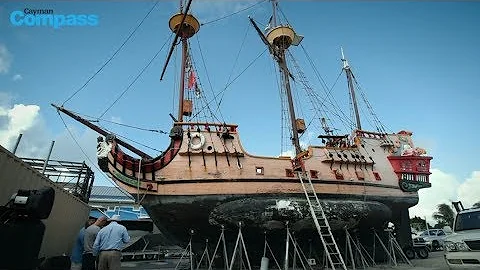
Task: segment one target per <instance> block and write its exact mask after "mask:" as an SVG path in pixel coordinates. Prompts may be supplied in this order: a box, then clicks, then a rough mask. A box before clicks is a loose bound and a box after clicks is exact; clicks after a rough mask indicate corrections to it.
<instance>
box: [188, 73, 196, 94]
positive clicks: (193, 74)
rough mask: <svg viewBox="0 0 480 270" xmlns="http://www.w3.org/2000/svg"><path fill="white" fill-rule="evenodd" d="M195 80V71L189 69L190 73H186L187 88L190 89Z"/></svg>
mask: <svg viewBox="0 0 480 270" xmlns="http://www.w3.org/2000/svg"><path fill="white" fill-rule="evenodd" d="M196 82H197V79H196V78H195V71H193V70H191V71H190V74H189V75H188V89H192V88H193V87H194V86H195V84H196Z"/></svg>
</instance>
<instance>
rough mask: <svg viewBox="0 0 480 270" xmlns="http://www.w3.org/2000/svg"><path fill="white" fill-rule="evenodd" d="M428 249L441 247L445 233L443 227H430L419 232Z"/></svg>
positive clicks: (433, 249)
mask: <svg viewBox="0 0 480 270" xmlns="http://www.w3.org/2000/svg"><path fill="white" fill-rule="evenodd" d="M420 237H421V238H423V239H424V240H425V243H426V244H427V246H428V247H429V248H430V250H432V251H435V250H438V249H440V248H442V247H443V243H444V241H445V238H446V237H447V234H446V233H445V231H444V230H443V229H430V230H426V231H424V232H423V233H421V234H420Z"/></svg>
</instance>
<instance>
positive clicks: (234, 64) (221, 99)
mask: <svg viewBox="0 0 480 270" xmlns="http://www.w3.org/2000/svg"><path fill="white" fill-rule="evenodd" d="M249 30H250V26H249V25H247V30H246V31H245V35H243V40H242V44H241V45H240V49H239V50H238V53H237V56H236V57H235V62H234V63H233V66H232V69H231V70H230V74H229V75H228V79H227V83H226V85H227V84H228V82H229V81H230V79H231V78H232V75H233V71H234V69H235V67H236V66H237V63H238V59H239V58H240V53H241V52H242V49H243V46H244V45H245V40H247V35H248V32H249ZM224 96H225V92H223V94H222V96H221V97H220V101H219V102H218V103H217V110H220V104H221V103H222V101H223V97H224Z"/></svg>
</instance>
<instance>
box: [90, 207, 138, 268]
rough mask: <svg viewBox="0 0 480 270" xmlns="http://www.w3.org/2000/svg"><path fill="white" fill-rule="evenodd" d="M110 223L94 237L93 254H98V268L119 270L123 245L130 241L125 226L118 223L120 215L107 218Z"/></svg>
mask: <svg viewBox="0 0 480 270" xmlns="http://www.w3.org/2000/svg"><path fill="white" fill-rule="evenodd" d="M108 221H110V224H108V225H107V226H105V227H103V228H102V229H101V230H100V231H99V232H98V234H97V238H95V243H94V244H93V255H95V256H97V255H98V270H120V266H121V262H120V260H121V258H122V253H121V250H122V248H123V246H124V245H125V244H126V243H128V241H130V236H129V235H128V233H127V229H126V228H125V226H123V225H121V224H118V223H117V221H120V215H113V216H112V217H111V218H109V219H108Z"/></svg>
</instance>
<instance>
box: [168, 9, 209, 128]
mask: <svg viewBox="0 0 480 270" xmlns="http://www.w3.org/2000/svg"><path fill="white" fill-rule="evenodd" d="M182 2H183V1H180V12H179V13H177V14H175V15H173V16H172V17H171V18H170V21H169V26H170V30H172V32H173V33H175V38H174V39H173V43H172V46H171V47H170V52H169V54H168V56H167V60H166V62H165V65H164V67H163V71H162V75H161V77H160V80H162V79H163V75H164V74H165V70H166V68H167V66H168V62H169V61H170V57H171V56H172V53H173V50H174V48H175V46H176V44H177V41H178V39H179V38H180V41H181V44H182V63H181V71H180V84H179V95H178V99H179V100H178V116H177V119H176V120H177V122H183V117H184V116H190V115H191V113H192V101H191V100H186V99H185V80H186V76H185V75H186V74H187V72H188V71H187V69H188V66H187V62H188V39H189V38H191V37H193V36H194V35H195V34H196V33H197V32H198V31H199V30H200V23H199V21H198V20H197V18H195V16H193V15H192V14H189V13H188V11H189V9H190V5H191V3H192V0H189V1H188V4H187V5H186V7H185V10H183V4H182Z"/></svg>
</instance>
